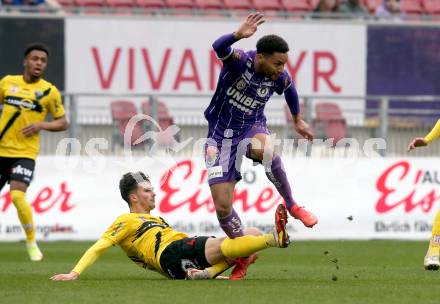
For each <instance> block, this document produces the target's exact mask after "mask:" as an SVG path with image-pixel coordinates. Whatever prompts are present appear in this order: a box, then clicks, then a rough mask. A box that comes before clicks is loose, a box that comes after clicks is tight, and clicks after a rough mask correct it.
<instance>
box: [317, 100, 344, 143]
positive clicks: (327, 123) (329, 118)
mask: <svg viewBox="0 0 440 304" xmlns="http://www.w3.org/2000/svg"><path fill="white" fill-rule="evenodd" d="M315 110H316V117H315V119H314V121H313V128H314V130H315V132H316V137H317V138H323V139H328V138H333V139H334V141H333V144H336V143H337V142H338V141H339V140H340V139H342V138H345V137H347V134H348V131H347V122H346V120H345V118H344V117H343V116H342V112H341V109H340V108H339V106H338V105H337V104H335V103H330V102H322V103H318V104H316V107H315Z"/></svg>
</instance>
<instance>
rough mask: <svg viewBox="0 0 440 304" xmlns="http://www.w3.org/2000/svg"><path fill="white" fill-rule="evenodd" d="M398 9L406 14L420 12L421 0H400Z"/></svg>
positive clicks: (421, 9)
mask: <svg viewBox="0 0 440 304" xmlns="http://www.w3.org/2000/svg"><path fill="white" fill-rule="evenodd" d="M400 10H401V11H402V12H404V13H406V14H421V13H422V11H423V8H422V3H421V0H400Z"/></svg>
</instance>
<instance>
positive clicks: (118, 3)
mask: <svg viewBox="0 0 440 304" xmlns="http://www.w3.org/2000/svg"><path fill="white" fill-rule="evenodd" d="M106 1H107V5H108V6H110V7H134V6H136V2H135V0H106Z"/></svg>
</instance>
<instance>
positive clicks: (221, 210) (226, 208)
mask: <svg viewBox="0 0 440 304" xmlns="http://www.w3.org/2000/svg"><path fill="white" fill-rule="evenodd" d="M215 211H216V213H217V216H218V217H219V218H223V217H226V216H228V215H229V214H231V212H232V206H231V205H230V204H229V205H228V204H216V205H215Z"/></svg>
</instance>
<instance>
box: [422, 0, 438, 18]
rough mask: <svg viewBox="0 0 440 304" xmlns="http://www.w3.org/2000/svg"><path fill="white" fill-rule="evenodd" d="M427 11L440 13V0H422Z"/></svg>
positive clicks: (435, 13)
mask: <svg viewBox="0 0 440 304" xmlns="http://www.w3.org/2000/svg"><path fill="white" fill-rule="evenodd" d="M422 4H423V8H424V11H425V13H427V14H429V15H440V1H439V0H422Z"/></svg>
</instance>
